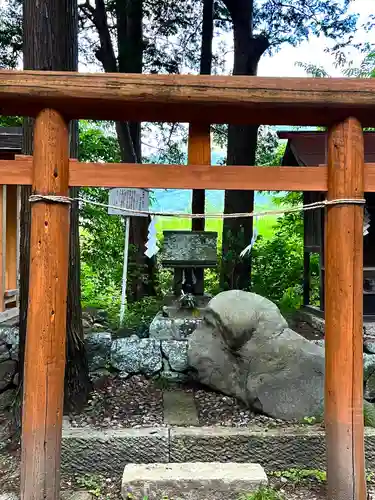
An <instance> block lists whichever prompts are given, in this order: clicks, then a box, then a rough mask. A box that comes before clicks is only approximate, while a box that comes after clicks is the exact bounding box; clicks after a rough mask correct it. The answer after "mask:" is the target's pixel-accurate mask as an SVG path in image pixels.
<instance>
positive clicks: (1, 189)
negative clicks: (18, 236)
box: [0, 185, 6, 312]
mask: <svg viewBox="0 0 375 500" xmlns="http://www.w3.org/2000/svg"><path fill="white" fill-rule="evenodd" d="M5 265H6V186H3V185H0V312H3V311H4V310H5Z"/></svg>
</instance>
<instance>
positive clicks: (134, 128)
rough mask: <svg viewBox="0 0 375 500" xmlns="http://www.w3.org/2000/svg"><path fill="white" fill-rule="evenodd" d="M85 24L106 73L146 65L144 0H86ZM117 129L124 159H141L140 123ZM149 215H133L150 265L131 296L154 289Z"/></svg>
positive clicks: (134, 235)
mask: <svg viewBox="0 0 375 500" xmlns="http://www.w3.org/2000/svg"><path fill="white" fill-rule="evenodd" d="M79 8H80V12H81V21H82V25H87V22H89V23H91V24H92V25H93V26H94V27H95V30H96V34H97V36H98V38H99V45H98V47H97V50H96V53H95V55H96V58H97V60H98V61H99V62H100V63H101V65H102V67H103V69H104V71H105V72H107V73H116V72H120V73H142V66H143V34H142V21H143V0H127V1H126V2H124V1H122V0H115V1H114V2H112V3H111V4H110V5H108V3H107V2H106V1H105V0H95V2H94V3H92V2H90V1H89V0H87V1H86V2H84V3H81V4H80V6H79ZM112 19H114V26H115V31H116V36H115V37H113V36H111V31H112V26H111V22H112ZM116 132H117V136H118V140H119V144H120V150H121V160H122V161H123V162H125V163H140V162H141V157H142V155H141V124H140V123H128V122H117V123H116ZM147 228H148V224H147V219H144V218H143V217H132V218H131V224H130V243H131V244H132V245H133V246H134V248H135V249H136V250H135V252H134V258H135V263H136V265H137V266H138V267H139V268H144V267H145V266H147V267H148V269H149V279H148V280H147V284H146V283H144V282H143V281H142V279H141V277H142V275H143V273H139V278H138V279H134V280H133V282H132V286H131V289H132V298H133V299H137V298H140V297H141V296H142V295H144V294H145V293H152V292H153V290H152V286H151V287H150V286H149V285H150V283H152V281H153V280H152V274H153V269H152V268H153V266H152V262H151V261H150V260H149V259H147V258H146V257H145V256H144V250H145V247H144V244H145V242H146V238H147Z"/></svg>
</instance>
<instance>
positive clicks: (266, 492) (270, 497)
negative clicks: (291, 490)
mask: <svg viewBox="0 0 375 500" xmlns="http://www.w3.org/2000/svg"><path fill="white" fill-rule="evenodd" d="M239 500H286V499H285V496H284V495H283V494H282V493H280V492H279V491H276V490H275V489H273V488H269V487H262V488H259V489H258V490H256V491H254V492H253V493H249V494H247V495H243V496H242V497H240V498H239Z"/></svg>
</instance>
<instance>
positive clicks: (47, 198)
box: [29, 194, 366, 219]
mask: <svg viewBox="0 0 375 500" xmlns="http://www.w3.org/2000/svg"><path fill="white" fill-rule="evenodd" d="M29 201H30V203H36V202H39V201H44V202H49V203H63V204H71V203H73V202H81V203H85V204H88V205H93V206H97V207H102V208H112V209H115V210H118V211H120V212H124V214H126V215H129V214H130V215H135V216H136V215H150V216H156V217H179V218H181V219H240V218H247V217H264V216H267V215H284V214H291V213H296V212H301V211H308V210H317V209H319V208H325V207H328V206H332V205H365V204H366V200H364V199H362V198H358V199H357V198H342V199H341V198H340V199H336V200H323V201H317V202H315V203H309V204H306V205H298V206H295V207H290V208H282V209H281V208H280V209H276V210H263V211H260V212H255V211H253V212H238V213H233V214H223V213H206V214H192V213H185V212H161V211H155V210H146V211H144V210H133V209H130V208H122V207H118V206H115V205H108V204H106V203H100V202H98V201H93V200H87V199H85V198H69V197H68V196H57V195H41V194H33V195H31V196H30V198H29Z"/></svg>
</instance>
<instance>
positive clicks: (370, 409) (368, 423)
mask: <svg viewBox="0 0 375 500" xmlns="http://www.w3.org/2000/svg"><path fill="white" fill-rule="evenodd" d="M363 418H364V424H365V427H375V405H373V404H372V403H369V402H368V401H364V403H363Z"/></svg>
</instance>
